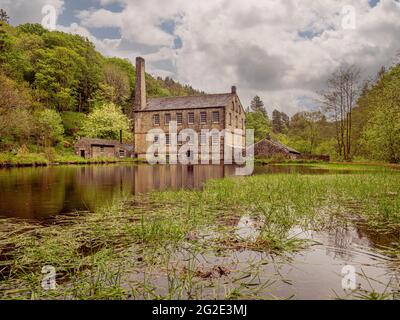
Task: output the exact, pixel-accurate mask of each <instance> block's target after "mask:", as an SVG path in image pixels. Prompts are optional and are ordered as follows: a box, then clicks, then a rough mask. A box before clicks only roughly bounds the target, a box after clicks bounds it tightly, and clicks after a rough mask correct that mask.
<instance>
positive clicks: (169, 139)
mask: <svg viewBox="0 0 400 320" xmlns="http://www.w3.org/2000/svg"><path fill="white" fill-rule="evenodd" d="M165 143H166V145H167V146H169V145H170V144H171V136H170V135H169V133H167V134H166V135H165Z"/></svg>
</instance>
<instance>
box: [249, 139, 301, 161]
mask: <svg viewBox="0 0 400 320" xmlns="http://www.w3.org/2000/svg"><path fill="white" fill-rule="evenodd" d="M276 155H282V156H283V157H285V158H287V159H299V158H300V157H301V153H300V152H298V151H297V150H294V149H292V148H290V147H287V146H285V145H283V144H281V143H279V142H277V141H273V140H272V139H271V138H270V137H267V138H265V139H264V140H261V141H259V142H257V143H256V144H255V145H254V156H255V157H256V158H271V157H273V156H276Z"/></svg>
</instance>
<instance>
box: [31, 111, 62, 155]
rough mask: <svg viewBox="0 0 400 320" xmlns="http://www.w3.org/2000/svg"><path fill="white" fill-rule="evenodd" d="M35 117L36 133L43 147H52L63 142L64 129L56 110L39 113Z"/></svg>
mask: <svg viewBox="0 0 400 320" xmlns="http://www.w3.org/2000/svg"><path fill="white" fill-rule="evenodd" d="M34 117H35V132H36V137H37V139H38V143H39V144H41V145H42V146H43V147H51V146H53V145H54V144H56V143H57V142H59V141H61V140H62V137H63V134H64V127H63V125H62V119H61V116H60V114H59V113H58V112H57V111H55V110H50V109H44V110H41V111H37V112H35V114H34Z"/></svg>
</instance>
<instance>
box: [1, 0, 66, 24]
mask: <svg viewBox="0 0 400 320" xmlns="http://www.w3.org/2000/svg"><path fill="white" fill-rule="evenodd" d="M46 5H51V6H54V8H55V9H56V11H57V13H58V14H61V13H62V11H63V7H64V1H63V0H29V1H26V0H0V8H2V9H4V10H6V12H7V13H8V15H9V16H10V22H11V23H12V24H13V25H18V24H21V23H26V22H30V23H40V22H41V21H42V19H43V14H42V8H43V7H44V6H46Z"/></svg>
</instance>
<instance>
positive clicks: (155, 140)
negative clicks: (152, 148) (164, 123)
mask: <svg viewBox="0 0 400 320" xmlns="http://www.w3.org/2000/svg"><path fill="white" fill-rule="evenodd" d="M159 142H160V137H159V136H154V144H158V143H159Z"/></svg>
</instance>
